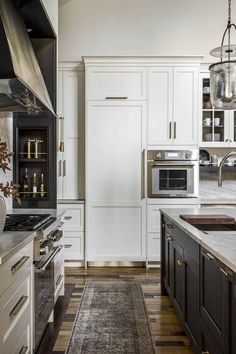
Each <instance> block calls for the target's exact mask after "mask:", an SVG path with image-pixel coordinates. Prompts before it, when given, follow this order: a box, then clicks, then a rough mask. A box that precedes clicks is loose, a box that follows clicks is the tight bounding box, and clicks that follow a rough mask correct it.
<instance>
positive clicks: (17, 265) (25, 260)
mask: <svg viewBox="0 0 236 354" xmlns="http://www.w3.org/2000/svg"><path fill="white" fill-rule="evenodd" d="M28 259H30V257H29V256H23V257H22V258H21V259H20V260H19V261H18V262H16V263H15V264H14V265H13V266H12V267H11V272H12V273H14V272H16V271H17V270H19V269H20V268H21V267H22V266H23V265H24V264H25V262H27V261H28Z"/></svg>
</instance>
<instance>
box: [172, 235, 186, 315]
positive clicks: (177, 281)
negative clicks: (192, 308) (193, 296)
mask: <svg viewBox="0 0 236 354" xmlns="http://www.w3.org/2000/svg"><path fill="white" fill-rule="evenodd" d="M173 257H174V259H173V264H174V299H175V302H176V304H177V307H178V310H179V312H180V315H181V316H182V315H183V312H184V298H185V296H184V285H185V284H184V268H185V265H184V263H183V257H184V251H183V248H182V247H181V246H180V245H179V244H178V243H177V242H176V241H175V240H173Z"/></svg>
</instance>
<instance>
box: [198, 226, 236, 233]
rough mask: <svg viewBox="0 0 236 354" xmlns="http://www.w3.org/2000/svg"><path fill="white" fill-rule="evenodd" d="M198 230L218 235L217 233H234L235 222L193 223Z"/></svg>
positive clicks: (235, 230)
mask: <svg viewBox="0 0 236 354" xmlns="http://www.w3.org/2000/svg"><path fill="white" fill-rule="evenodd" d="M193 226H194V227H196V228H197V229H198V230H200V231H203V232H205V233H207V234H212V235H214V234H215V235H218V234H222V235H224V234H228V233H231V234H236V225H235V224H205V225H193Z"/></svg>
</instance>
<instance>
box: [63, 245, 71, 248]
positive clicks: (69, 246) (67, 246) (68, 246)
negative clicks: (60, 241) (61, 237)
mask: <svg viewBox="0 0 236 354" xmlns="http://www.w3.org/2000/svg"><path fill="white" fill-rule="evenodd" d="M64 247H65V248H71V247H72V245H68V244H67V245H64Z"/></svg>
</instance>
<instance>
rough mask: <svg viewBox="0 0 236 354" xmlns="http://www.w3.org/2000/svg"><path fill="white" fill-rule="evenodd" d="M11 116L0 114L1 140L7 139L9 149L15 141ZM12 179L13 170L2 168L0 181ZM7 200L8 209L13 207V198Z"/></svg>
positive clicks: (10, 149)
mask: <svg viewBox="0 0 236 354" xmlns="http://www.w3.org/2000/svg"><path fill="white" fill-rule="evenodd" d="M9 116H10V117H9V118H6V116H5V115H4V114H3V113H1V114H0V140H1V141H3V142H4V141H6V142H7V144H8V148H9V151H12V142H13V139H12V134H13V131H12V118H11V115H9ZM10 167H11V168H12V165H10ZM11 180H12V171H8V172H6V173H3V172H2V171H1V170H0V181H1V182H4V183H5V182H7V181H9V182H10V181H11ZM5 201H6V206H7V209H8V210H9V209H11V207H12V199H11V198H7V199H5Z"/></svg>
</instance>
